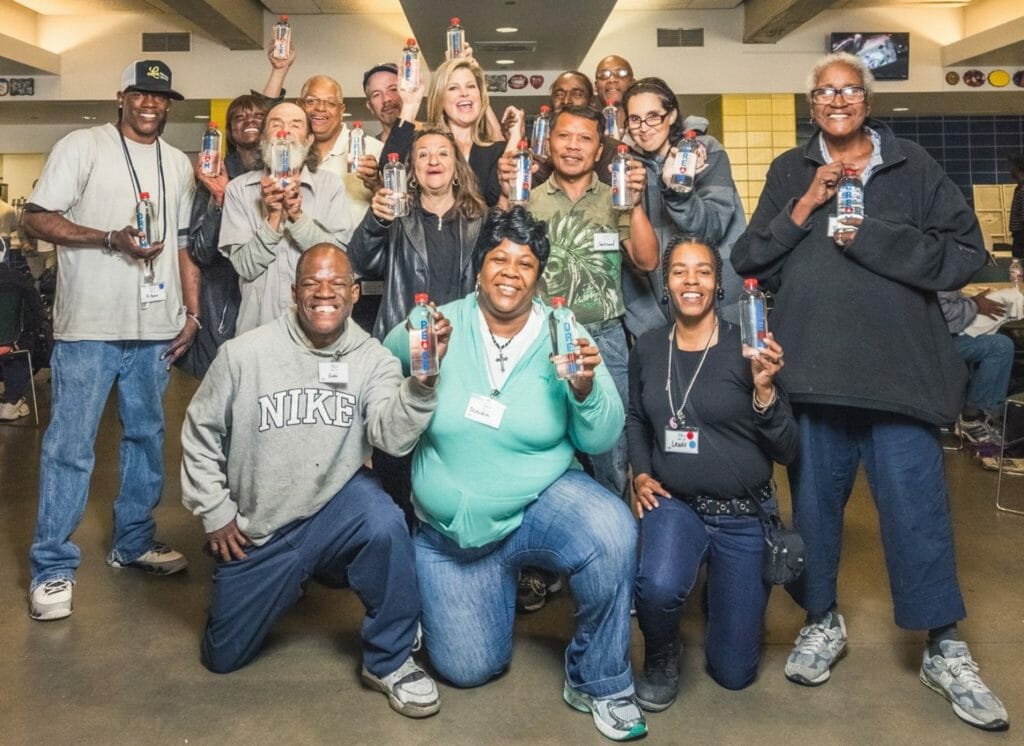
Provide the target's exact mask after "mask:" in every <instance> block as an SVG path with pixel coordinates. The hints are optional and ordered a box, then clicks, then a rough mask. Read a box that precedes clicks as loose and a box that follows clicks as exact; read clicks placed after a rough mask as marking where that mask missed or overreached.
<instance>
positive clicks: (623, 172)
mask: <svg viewBox="0 0 1024 746" xmlns="http://www.w3.org/2000/svg"><path fill="white" fill-rule="evenodd" d="M628 151H629V146H628V145H625V144H622V145H619V146H618V147H616V148H615V158H613V159H612V207H613V208H615V209H616V210H632V209H633V195H632V194H630V192H629V187H628V186H627V185H626V181H627V179H628V178H629V156H628V155H627V153H628Z"/></svg>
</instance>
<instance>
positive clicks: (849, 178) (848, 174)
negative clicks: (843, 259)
mask: <svg viewBox="0 0 1024 746" xmlns="http://www.w3.org/2000/svg"><path fill="white" fill-rule="evenodd" d="M863 221H864V184H863V182H861V180H860V177H859V176H857V169H855V168H848V169H846V170H845V172H844V173H843V175H842V176H840V177H839V181H837V182H836V230H835V233H833V234H832V237H833V238H834V239H835V241H836V243H838V244H839V245H840V246H845V245H846V244H848V243H850V241H852V240H853V237H854V236H856V235H857V229H858V228H859V227H860V224H861V223H862V222H863Z"/></svg>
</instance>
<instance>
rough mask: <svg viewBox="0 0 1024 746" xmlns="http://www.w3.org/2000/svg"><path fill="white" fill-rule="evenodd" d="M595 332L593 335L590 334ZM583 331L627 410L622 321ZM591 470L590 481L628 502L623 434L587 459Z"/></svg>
mask: <svg viewBox="0 0 1024 746" xmlns="http://www.w3.org/2000/svg"><path fill="white" fill-rule="evenodd" d="M592 329H596V331H591V330H592ZM587 331H588V332H589V333H590V336H591V337H592V340H591V341H592V342H594V344H596V345H597V349H599V350H600V351H601V362H602V363H603V364H604V365H605V367H606V368H607V370H608V373H609V374H610V375H611V377H612V381H614V382H615V389H616V390H617V391H618V392H619V398H620V399H622V408H623V409H624V410H628V409H629V348H628V346H627V345H626V329H625V327H624V326H623V325H622V319H615V320H614V321H613V322H608V323H606V324H590V325H589V326H588V327H587ZM590 463H591V464H592V465H593V467H594V479H596V480H597V481H598V483H599V484H600V485H601V486H602V487H604V488H605V489H606V490H608V491H609V492H611V493H612V494H615V495H618V496H619V497H621V498H622V499H623V500H627V502H628V493H627V490H628V487H629V485H628V482H629V479H628V474H627V470H628V469H629V453H628V452H627V450H626V431H625V428H623V431H622V432H621V433H619V439H618V440H617V441H615V445H613V446H612V448H611V450H610V451H606V452H605V453H598V454H594V455H591V456H590Z"/></svg>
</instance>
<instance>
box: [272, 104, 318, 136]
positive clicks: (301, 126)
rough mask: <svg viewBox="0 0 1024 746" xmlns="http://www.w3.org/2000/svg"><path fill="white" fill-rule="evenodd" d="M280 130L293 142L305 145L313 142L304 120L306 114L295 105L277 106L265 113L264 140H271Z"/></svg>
mask: <svg viewBox="0 0 1024 746" xmlns="http://www.w3.org/2000/svg"><path fill="white" fill-rule="evenodd" d="M281 130H284V131H285V133H287V134H288V135H289V136H290V137H291V138H292V139H293V140H295V142H300V143H304V144H306V145H309V144H310V143H312V142H313V136H312V135H311V134H310V132H309V123H308V121H307V120H306V112H304V111H303V110H302V109H300V108H299V107H298V106H296V105H295V104H288V103H285V104H278V105H277V106H275V107H274V108H273V109H271V110H270V111H268V112H267V119H266V121H265V122H264V124H263V133H264V135H263V137H264V139H265V140H268V141H269V140H271V139H272V138H273V137H274V136H275V135H276V134H277V133H278V132H279V131H281Z"/></svg>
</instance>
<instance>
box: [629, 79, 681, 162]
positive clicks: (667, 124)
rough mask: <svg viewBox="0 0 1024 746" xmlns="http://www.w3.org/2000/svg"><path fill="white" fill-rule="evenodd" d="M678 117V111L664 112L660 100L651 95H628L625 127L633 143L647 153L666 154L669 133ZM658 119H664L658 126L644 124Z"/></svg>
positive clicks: (668, 145)
mask: <svg viewBox="0 0 1024 746" xmlns="http://www.w3.org/2000/svg"><path fill="white" fill-rule="evenodd" d="M666 115H667V116H666ZM678 116H679V112H678V111H674V110H673V111H672V112H668V111H666V109H665V106H664V105H663V102H662V100H661V99H660V98H659V97H658V96H657V95H655V94H653V93H637V94H636V95H633V94H630V98H629V101H627V102H626V127H628V128H629V134H630V135H631V136H632V138H633V142H635V143H636V144H637V146H638V147H640V148H641V149H642V150H644V151H645V152H647V153H658V154H660V155H665V154H666V153H668V151H669V148H670V147H671V145H672V144H671V143H670V142H669V131H670V129H671V127H672V124H673V123H674V122H675V121H676V117H678ZM658 117H665V118H664V119H662V120H661V122H660V123H658V124H653V125H651V124H647V123H646V122H647V121H649V120H651V119H652V118H653V119H657V118H658Z"/></svg>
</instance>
